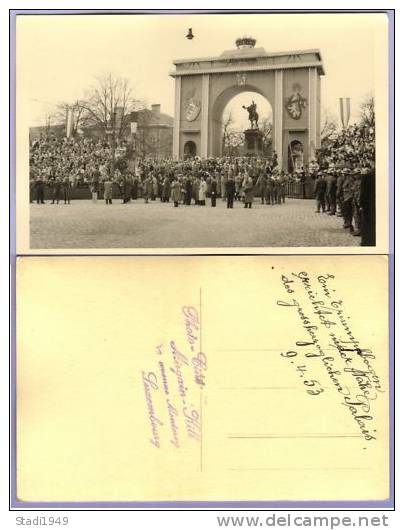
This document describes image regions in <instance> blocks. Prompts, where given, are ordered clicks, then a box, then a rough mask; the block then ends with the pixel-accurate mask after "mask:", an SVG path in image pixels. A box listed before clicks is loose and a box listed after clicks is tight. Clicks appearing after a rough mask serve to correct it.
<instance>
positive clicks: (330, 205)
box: [325, 167, 337, 215]
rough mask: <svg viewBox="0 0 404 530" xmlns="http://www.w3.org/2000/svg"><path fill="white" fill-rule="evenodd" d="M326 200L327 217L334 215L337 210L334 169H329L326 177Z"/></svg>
mask: <svg viewBox="0 0 404 530" xmlns="http://www.w3.org/2000/svg"><path fill="white" fill-rule="evenodd" d="M325 180H326V184H327V185H326V198H327V210H328V215H335V212H336V209H337V179H336V177H335V168H334V167H329V168H328V170H327V176H326V179H325Z"/></svg>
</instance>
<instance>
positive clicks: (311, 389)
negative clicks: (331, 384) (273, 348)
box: [281, 342, 324, 396]
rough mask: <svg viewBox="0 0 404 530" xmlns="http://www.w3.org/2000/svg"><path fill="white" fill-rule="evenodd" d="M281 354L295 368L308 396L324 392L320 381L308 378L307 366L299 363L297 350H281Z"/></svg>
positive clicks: (297, 344)
mask: <svg viewBox="0 0 404 530" xmlns="http://www.w3.org/2000/svg"><path fill="white" fill-rule="evenodd" d="M300 345H301V344H300V343H298V342H297V343H296V346H300ZM281 356H282V357H284V358H285V359H289V361H290V364H291V365H292V366H293V367H294V368H295V370H296V373H297V375H298V377H299V379H300V380H301V381H302V382H303V385H304V386H305V387H306V392H307V393H308V394H309V395H310V396H318V395H319V394H321V393H322V392H324V388H323V387H322V386H321V383H320V382H319V381H317V379H309V378H308V375H307V366H306V365H305V364H302V363H301V361H300V359H299V356H298V352H296V351H290V350H289V351H287V352H282V353H281Z"/></svg>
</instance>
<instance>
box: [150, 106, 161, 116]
mask: <svg viewBox="0 0 404 530" xmlns="http://www.w3.org/2000/svg"><path fill="white" fill-rule="evenodd" d="M160 107H161V105H160V104H158V105H157V104H156V105H152V106H151V110H152V113H153V115H154V116H156V118H159V117H160Z"/></svg>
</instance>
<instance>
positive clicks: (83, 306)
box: [12, 256, 393, 508]
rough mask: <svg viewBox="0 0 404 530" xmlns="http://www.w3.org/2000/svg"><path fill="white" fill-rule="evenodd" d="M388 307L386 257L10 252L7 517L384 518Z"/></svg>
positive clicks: (388, 468) (388, 486) (387, 495)
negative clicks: (347, 510) (97, 510)
mask: <svg viewBox="0 0 404 530" xmlns="http://www.w3.org/2000/svg"><path fill="white" fill-rule="evenodd" d="M388 303H389V302H388V259H387V257H385V256H230V257H228V256H186V257H183V256H153V257H150V256H121V257H116V256H115V257H111V256H103V257H100V256H90V257H84V256H81V257H80V256H78V257H72V256H64V257H61V256H59V257H55V256H51V257H38V256H35V257H22V258H18V260H17V322H18V326H17V357H16V368H17V370H16V387H15V392H16V398H17V405H16V418H15V421H16V440H14V442H13V443H14V444H15V445H14V446H13V447H14V448H13V450H14V451H15V453H14V455H13V462H12V473H13V495H14V499H13V503H14V506H16V507H18V506H19V507H52V506H55V505H56V504H55V503H57V506H59V507H61V506H62V507H63V506H65V505H66V504H68V505H69V506H71V507H74V506H77V507H80V506H90V507H91V506H96V505H97V506H122V505H124V506H133V507H141V506H143V507H144V506H155V507H157V506H161V507H163V506H168V505H169V504H167V503H174V504H171V505H170V506H171V507H172V506H184V505H190V504H191V505H192V503H194V504H193V505H194V506H196V505H198V506H212V503H213V505H214V503H216V505H217V504H220V505H221V506H223V505H224V506H226V503H235V504H233V506H235V505H237V503H239V504H238V505H241V506H251V507H252V506H261V507H263V506H273V504H271V503H275V502H276V503H278V504H277V506H284V505H285V503H286V505H288V504H287V503H289V506H290V505H291V504H290V503H292V505H293V503H302V502H303V503H305V504H303V505H302V504H300V506H313V505H315V506H317V507H318V506H327V507H333V506H334V507H335V506H345V507H346V506H361V507H363V508H366V507H391V506H392V484H393V479H392V473H393V471H392V458H393V456H392V449H391V445H390V444H391V443H392V438H391V437H390V436H389V433H390V432H392V431H391V429H392V418H390V407H389V397H391V388H390V384H392V375H391V370H392V363H391V361H390V359H389V327H388V314H389V311H388ZM69 503H70V504H69ZM82 503H87V504H82ZM97 503H98V504H97ZM103 503H104V504H103ZM108 503H109V504H108ZM120 503H121V504H120ZM122 503H123V504H122ZM125 503H126V504H125ZM187 503H188V504H187ZM195 503H205V504H195ZM240 503H241V504H240ZM243 503H244V504H243ZM248 503H249V504H248ZM313 503H314V504H313ZM315 503H317V504H315ZM227 505H228V506H229V505H230V504H227Z"/></svg>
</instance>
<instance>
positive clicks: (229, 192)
mask: <svg viewBox="0 0 404 530" xmlns="http://www.w3.org/2000/svg"><path fill="white" fill-rule="evenodd" d="M235 193H236V183H235V181H234V178H233V176H232V175H230V176H229V178H228V179H227V182H226V196H227V208H233V203H234V195H235Z"/></svg>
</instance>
